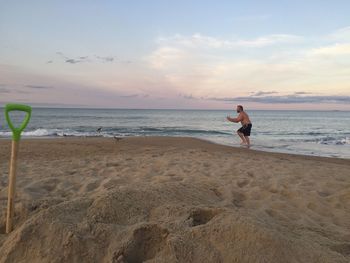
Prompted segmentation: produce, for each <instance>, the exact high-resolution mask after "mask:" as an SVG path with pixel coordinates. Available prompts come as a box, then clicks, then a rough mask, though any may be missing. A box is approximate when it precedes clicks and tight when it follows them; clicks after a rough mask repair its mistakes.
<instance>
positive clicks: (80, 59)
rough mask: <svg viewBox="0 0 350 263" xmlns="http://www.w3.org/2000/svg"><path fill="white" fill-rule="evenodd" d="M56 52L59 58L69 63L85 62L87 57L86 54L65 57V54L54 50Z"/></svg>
mask: <svg viewBox="0 0 350 263" xmlns="http://www.w3.org/2000/svg"><path fill="white" fill-rule="evenodd" d="M56 54H57V55H59V56H60V57H61V58H63V59H64V61H65V62H66V63H69V64H77V63H82V62H86V61H87V59H88V56H80V57H78V58H70V57H67V56H66V55H64V54H63V53H62V52H56Z"/></svg>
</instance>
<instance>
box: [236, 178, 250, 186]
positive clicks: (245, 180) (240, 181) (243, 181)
mask: <svg viewBox="0 0 350 263" xmlns="http://www.w3.org/2000/svg"><path fill="white" fill-rule="evenodd" d="M247 184H249V180H247V179H243V180H238V182H237V186H238V187H239V188H242V187H244V186H246V185H247Z"/></svg>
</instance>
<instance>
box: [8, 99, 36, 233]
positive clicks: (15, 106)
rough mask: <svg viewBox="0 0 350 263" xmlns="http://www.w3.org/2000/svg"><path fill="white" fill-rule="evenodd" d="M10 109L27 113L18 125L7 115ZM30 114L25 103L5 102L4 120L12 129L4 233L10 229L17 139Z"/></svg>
mask: <svg viewBox="0 0 350 263" xmlns="http://www.w3.org/2000/svg"><path fill="white" fill-rule="evenodd" d="M10 111H23V112H26V113H27V114H26V116H25V118H24V120H23V122H22V123H21V125H20V126H19V127H15V126H14V125H13V123H12V121H11V119H10V115H9V113H10ZM31 114H32V108H31V107H29V106H26V105H20V104H7V105H6V106H5V117H6V121H7V124H8V126H9V127H10V129H11V130H12V152H11V161H10V173H9V188H8V199H7V216H6V233H10V232H11V231H12V219H13V215H14V197H15V191H16V168H17V156H18V149H19V141H20V139H21V133H22V131H23V130H24V129H25V128H26V127H27V124H28V122H29V120H30V116H31Z"/></svg>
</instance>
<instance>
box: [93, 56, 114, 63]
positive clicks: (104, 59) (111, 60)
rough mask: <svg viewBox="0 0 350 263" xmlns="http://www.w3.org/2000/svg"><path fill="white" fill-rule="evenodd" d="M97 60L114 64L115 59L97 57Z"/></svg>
mask: <svg viewBox="0 0 350 263" xmlns="http://www.w3.org/2000/svg"><path fill="white" fill-rule="evenodd" d="M96 58H97V59H99V60H102V61H103V62H113V61H114V59H115V57H113V56H107V57H100V56H96Z"/></svg>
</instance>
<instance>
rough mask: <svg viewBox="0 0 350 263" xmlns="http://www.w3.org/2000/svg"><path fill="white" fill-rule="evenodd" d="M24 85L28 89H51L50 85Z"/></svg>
mask: <svg viewBox="0 0 350 263" xmlns="http://www.w3.org/2000/svg"><path fill="white" fill-rule="evenodd" d="M25 87H27V88H30V89H52V88H53V87H51V86H42V85H25Z"/></svg>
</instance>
